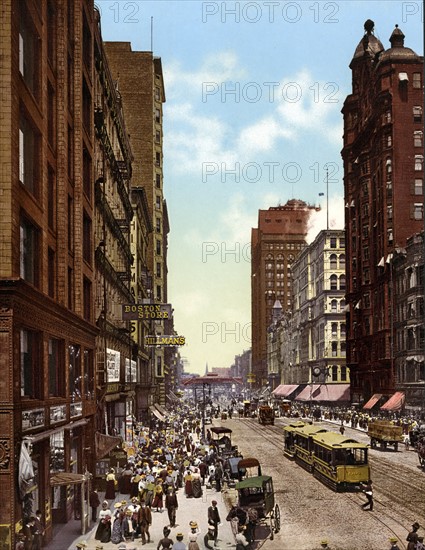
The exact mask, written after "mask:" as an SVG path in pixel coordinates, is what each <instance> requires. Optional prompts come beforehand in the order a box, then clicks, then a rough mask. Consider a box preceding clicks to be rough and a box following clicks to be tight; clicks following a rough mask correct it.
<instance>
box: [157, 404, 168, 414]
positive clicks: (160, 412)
mask: <svg viewBox="0 0 425 550" xmlns="http://www.w3.org/2000/svg"><path fill="white" fill-rule="evenodd" d="M154 407H155V409H158V411H159V414H162V416H167V415H168V411H166V410H165V409H164V407H162V406H161V405H158V403H155V404H154Z"/></svg>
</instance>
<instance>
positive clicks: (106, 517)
mask: <svg viewBox="0 0 425 550" xmlns="http://www.w3.org/2000/svg"><path fill="white" fill-rule="evenodd" d="M111 517H112V513H111V510H110V509H109V504H108V501H107V500H104V501H103V503H102V509H101V510H100V512H99V525H98V526H97V529H96V534H95V536H94V538H95V539H96V540H99V541H100V542H109V541H110V540H111Z"/></svg>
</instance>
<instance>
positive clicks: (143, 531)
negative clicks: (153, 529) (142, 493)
mask: <svg viewBox="0 0 425 550" xmlns="http://www.w3.org/2000/svg"><path fill="white" fill-rule="evenodd" d="M138 523H139V532H140V536H141V537H142V544H146V538H147V539H148V542H150V541H151V536H150V533H149V527H150V526H151V524H152V513H151V509H150V508H149V506H146V502H145V501H144V500H142V501H141V502H140V509H139V521H138Z"/></svg>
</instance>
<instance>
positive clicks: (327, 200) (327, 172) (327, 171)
mask: <svg viewBox="0 0 425 550" xmlns="http://www.w3.org/2000/svg"><path fill="white" fill-rule="evenodd" d="M326 229H329V169H328V166H326Z"/></svg>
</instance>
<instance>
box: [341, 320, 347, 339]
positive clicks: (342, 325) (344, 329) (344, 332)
mask: <svg viewBox="0 0 425 550" xmlns="http://www.w3.org/2000/svg"><path fill="white" fill-rule="evenodd" d="M340 331H341V338H345V335H346V325H345V323H341V325H340Z"/></svg>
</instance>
